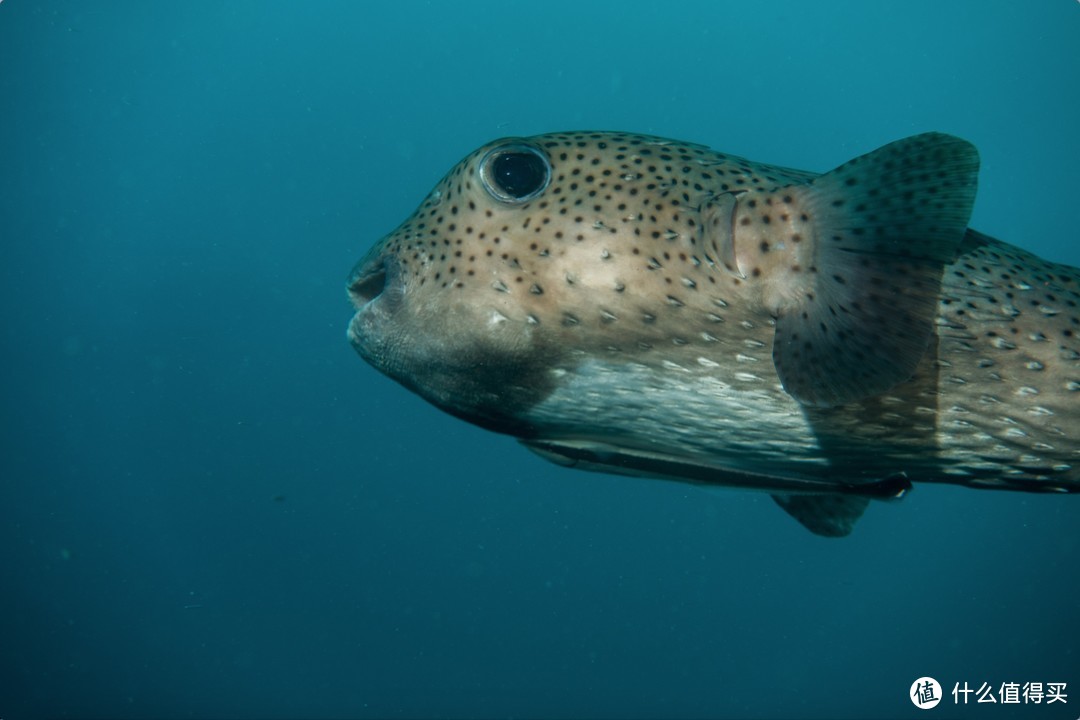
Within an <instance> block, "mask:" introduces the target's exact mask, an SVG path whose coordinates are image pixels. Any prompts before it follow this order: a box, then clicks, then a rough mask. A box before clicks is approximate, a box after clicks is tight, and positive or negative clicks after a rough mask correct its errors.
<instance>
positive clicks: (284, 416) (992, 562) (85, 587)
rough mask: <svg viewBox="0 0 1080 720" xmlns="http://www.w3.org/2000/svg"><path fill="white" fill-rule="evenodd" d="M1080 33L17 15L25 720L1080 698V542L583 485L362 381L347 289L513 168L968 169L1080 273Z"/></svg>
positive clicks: (408, 6) (1, 255)
mask: <svg viewBox="0 0 1080 720" xmlns="http://www.w3.org/2000/svg"><path fill="white" fill-rule="evenodd" d="M1078 88H1080V4H1078V3H1077V2H1075V1H1066V0H1060V1H1057V2H1054V1H1050V0H1047V1H1044V2H1027V1H1020V0H1016V1H1014V2H1008V1H1003V2H981V1H980V2H944V1H938V2H927V1H925V0H914V1H912V2H829V3H818V2H761V3H758V2H741V3H723V2H702V3H689V2H664V3H654V2H648V3H646V2H635V1H633V0H631V1H628V2H604V3H601V2H595V3H594V2H584V1H579V2H561V1H559V2H545V3H538V2H533V3H494V2H492V3H480V2H453V3H450V2H446V3H427V2H398V3H362V2H334V3H331V2H322V1H318V2H284V1H275V2H210V1H202V0H199V1H196V2H164V1H162V2H130V1H129V2H101V3H92V2H83V1H80V2H59V1H52V0H42V1H40V2H31V1H30V0H6V1H4V2H0V300H2V303H3V304H2V308H3V322H2V323H0V342H2V348H0V350H2V356H0V357H2V358H3V381H2V382H3V385H2V387H3V391H2V392H3V395H2V410H0V423H2V425H0V443H2V448H0V475H2V477H0V583H2V585H0V717H3V718H5V719H6V718H21V717H41V716H51V717H72V718H81V717H178V718H179V717H197V718H222V717H243V718H285V717H345V716H351V717H415V716H439V717H510V716H513V717H603V718H609V717H641V718H654V717H734V718H803V717H806V718H812V717H813V718H825V717H836V718H872V717H893V718H905V717H924V715H923V714H922V713H923V711H920V710H918V709H917V708H915V706H914V705H912V703H911V702H909V700H908V699H907V694H908V687H909V685H910V684H911V682H912V681H913V680H915V678H917V677H919V676H921V675H930V676H933V677H935V678H937V679H938V680H939V681H940V682H941V683H942V684H943V685H946V692H947V693H948V690H950V689H951V688H952V686H953V683H954V682H965V681H966V682H968V683H969V684H971V685H972V686H974V687H977V686H978V685H979V684H980V683H982V682H987V683H990V684H991V685H993V686H994V687H995V689H996V688H997V687H998V685H999V684H1000V683H1003V682H1020V683H1022V682H1025V681H1043V682H1049V681H1065V682H1068V683H1069V686H1068V689H1069V691H1071V696H1070V698H1069V703H1068V704H1067V705H1062V704H1060V703H1058V704H1055V705H1053V706H1045V705H1043V706H1038V707H1032V706H1028V707H1024V706H1020V707H1003V706H993V707H988V706H985V705H980V706H975V705H972V706H969V707H968V708H962V707H961V708H956V707H954V706H953V705H952V698H951V696H947V699H946V702H944V703H942V705H940V706H939V707H938V708H937V709H935V710H933V711H929V714H927V715H925V717H937V718H943V717H971V718H981V717H986V718H994V717H997V718H1005V717H1008V718H1015V717H1031V718H1045V719H1046V720H1052V719H1056V718H1068V719H1069V720H1072V718H1075V717H1076V716H1077V715H1078V714H1080V709H1078V707H1080V612H1078V611H1080V592H1078V589H1080V581H1078V578H1080V502H1078V501H1077V498H1075V497H1056V496H1055V497H1049V496H1033V495H1024V494H1015V493H995V492H987V491H982V492H979V491H973V490H968V489H964V488H952V487H919V488H917V489H916V491H915V492H914V493H913V494H911V496H910V497H908V498H906V499H905V500H904V501H903V502H901V503H899V504H893V505H875V506H873V507H872V508H871V509H870V510H869V511H868V512H867V514H866V516H865V517H864V518H863V520H862V521H861V523H860V524H859V526H858V527H857V528H856V530H855V532H854V534H853V535H852V536H850V537H849V538H846V539H843V540H828V539H823V538H819V537H815V536H812V535H810V534H809V533H807V532H806V531H805V530H804V529H803V528H802V527H800V526H799V525H797V524H796V523H795V522H793V521H792V520H791V519H790V518H788V517H787V516H786V515H784V514H783V513H782V512H781V511H780V510H779V509H778V508H777V507H775V505H774V504H773V502H772V501H771V500H770V499H769V498H768V497H767V496H764V495H757V494H753V493H741V492H728V493H725V494H721V495H716V494H708V493H704V492H701V491H699V490H697V489H694V488H692V487H688V486H682V485H678V484H672V483H664V482H658V481H646V480H633V479H626V478H615V477H609V476H604V475H594V474H586V473H580V472H573V471H569V470H564V469H560V468H557V467H555V466H553V465H549V464H546V463H544V462H543V461H541V460H539V459H538V458H535V457H533V456H532V455H531V454H530V453H528V452H527V451H525V450H524V449H522V448H520V447H518V446H517V444H516V443H515V442H513V441H512V440H511V439H509V438H505V437H499V436H496V435H493V434H489V433H486V432H484V431H481V430H479V429H475V428H473V427H471V426H468V425H466V424H465V423H462V422H460V421H457V420H454V419H453V418H451V417H449V416H446V415H443V414H441V413H440V412H438V411H437V410H435V409H434V408H432V407H430V406H428V405H426V404H425V403H424V402H423V401H421V400H420V399H418V398H417V397H415V396H413V395H411V394H410V393H408V392H406V391H405V390H404V389H402V388H400V387H398V386H397V385H395V384H394V383H392V382H391V381H389V380H387V379H385V378H383V377H382V376H380V375H379V374H378V373H376V372H375V371H374V370H372V369H371V368H369V367H368V366H367V365H366V364H364V363H363V362H362V361H361V360H360V359H359V358H358V357H356V355H355V354H354V353H353V351H352V350H351V349H350V348H349V346H348V345H347V343H346V341H345V328H346V323H347V321H348V318H349V316H350V307H349V305H348V303H347V301H346V298H345V292H344V280H345V277H346V274H347V273H348V271H349V269H350V268H351V266H352V264H353V263H354V262H355V261H356V260H358V259H359V258H360V257H361V255H362V254H363V253H364V252H365V251H366V250H367V248H368V247H370V246H371V245H372V244H373V243H374V242H375V241H376V240H378V239H379V237H380V236H382V235H383V234H384V233H386V232H388V231H389V230H391V229H393V228H394V227H395V226H396V225H397V224H398V223H399V222H400V221H401V220H403V219H404V218H405V217H406V216H407V215H408V214H409V213H410V212H411V211H412V210H413V208H414V207H415V206H416V205H417V204H418V203H419V202H420V200H421V199H422V198H423V197H424V196H425V194H426V193H427V192H428V190H429V189H430V188H431V187H432V186H433V185H434V183H435V182H436V181H437V180H438V179H439V178H440V177H441V176H442V174H443V173H444V172H446V171H447V170H448V169H449V168H450V167H451V166H452V165H453V163H455V162H456V161H457V160H458V159H459V158H460V157H462V156H463V155H465V154H466V153H467V152H469V151H471V150H472V149H473V148H474V147H476V146H478V145H480V144H482V143H484V142H486V141H488V140H490V139H492V138H494V137H498V136H504V135H513V134H520V135H526V134H532V133H537V132H545V131H551V130H562V129H625V130H633V131H639V132H647V133H654V134H658V135H663V136H669V137H675V138H680V139H685V140H691V141H696V142H700V143H705V144H709V145H711V146H713V147H715V148H717V149H719V150H722V151H726V152H730V153H735V154H739V155H743V156H745V157H749V158H752V159H755V160H760V161H765V162H774V163H779V164H784V165H789V166H794V167H801V168H806V169H812V170H822V171H823V170H826V169H829V168H831V167H833V166H835V165H838V164H840V163H841V162H843V161H845V160H847V159H849V158H850V157H853V156H855V155H858V154H861V153H863V152H866V151H869V150H871V149H873V148H875V147H878V146H880V145H882V144H885V143H887V142H889V141H891V140H895V139H898V138H901V137H904V136H907V135H911V134H914V133H918V132H922V131H927V130H941V131H946V132H951V133H955V134H958V135H961V136H963V137H965V138H968V139H970V140H971V141H973V142H974V143H975V144H976V145H977V146H978V147H979V149H980V151H981V154H982V172H981V179H980V190H979V196H978V202H977V204H976V208H975V212H974V217H973V219H972V225H973V226H974V227H976V228H978V229H980V230H982V231H984V232H987V233H989V234H991V235H994V236H997V237H1000V238H1002V239H1004V240H1007V241H1009V242H1013V243H1015V244H1018V245H1021V246H1022V247H1025V248H1027V249H1031V250H1034V251H1036V252H1038V253H1040V254H1042V255H1044V256H1046V257H1048V258H1050V259H1053V260H1056V261H1060V262H1068V263H1071V264H1080V244H1078V242H1077V241H1078V223H1077V217H1078V212H1080V199H1078V193H1080V184H1078V181H1077V168H1078V166H1080V132H1078V130H1080V90H1078Z"/></svg>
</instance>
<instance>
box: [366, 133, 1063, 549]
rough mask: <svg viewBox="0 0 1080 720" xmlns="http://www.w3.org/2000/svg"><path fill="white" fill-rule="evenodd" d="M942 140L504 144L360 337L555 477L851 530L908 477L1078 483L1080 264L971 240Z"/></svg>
mask: <svg viewBox="0 0 1080 720" xmlns="http://www.w3.org/2000/svg"><path fill="white" fill-rule="evenodd" d="M978 167H979V159H978V153H977V151H976V149H975V147H974V146H973V145H972V144H970V143H968V142H966V141H964V140H961V139H959V138H956V137H952V136H949V135H945V134H940V133H927V134H923V135H917V136H914V137H910V138H907V139H904V140H900V141H897V142H894V143H892V144H889V145H886V146H884V147H882V148H880V149H878V150H875V151H873V152H871V153H868V154H866V155H863V156H861V157H857V158H855V159H854V160H850V161H849V162H847V163H845V164H843V165H841V166H839V167H837V168H836V169H835V170H833V171H831V172H827V173H825V174H816V173H812V172H805V171H802V170H793V169H789V168H784V167H778V166H773V165H765V164H761V163H756V162H751V161H748V160H745V159H743V158H740V157H736V156H733V155H725V154H722V153H718V152H714V151H712V150H710V149H708V148H706V147H703V146H701V145H696V144H692V143H685V142H679V141H675V140H667V139H662V138H658V137H651V136H646V135H636V134H631V133H619V132H563V133H554V134H549V135H538V136H534V137H515V138H504V139H501V140H496V141H494V142H492V143H489V144H487V145H485V146H483V147H481V148H480V149H478V150H476V151H475V152H473V153H472V154H470V155H468V156H467V157H466V158H465V159H463V160H462V161H461V162H459V163H458V164H457V165H456V166H455V167H454V168H453V169H452V170H451V171H450V172H449V173H448V174H447V175H446V177H445V178H443V180H442V181H440V182H439V183H438V185H436V187H435V188H434V190H432V191H431V193H430V194H429V195H428V196H427V198H426V199H425V200H424V201H423V202H422V203H421V205H420V207H419V208H418V209H417V210H416V212H415V213H414V214H413V215H412V216H411V217H409V218H408V219H407V220H406V221H405V222H404V223H403V224H402V225H401V226H400V227H398V228H397V229H396V230H394V231H393V232H391V233H390V234H389V235H387V236H386V237H384V238H383V239H382V240H381V241H379V242H378V243H377V244H376V245H375V246H374V247H373V248H372V249H371V250H370V252H368V253H367V255H366V256H365V257H364V258H363V259H362V260H361V261H360V262H359V263H358V264H357V265H356V267H355V268H354V270H353V271H352V274H351V276H350V278H349V280H348V292H349V295H350V297H351V300H352V303H353V304H354V306H355V308H356V314H355V315H354V317H353V318H352V321H351V322H350V324H349V329H348V338H349V341H350V342H351V343H352V345H353V347H354V348H355V349H356V351H357V352H358V353H359V354H360V355H361V357H363V358H364V359H365V360H366V361H367V362H369V363H370V364H371V365H373V366H374V367H375V368H376V369H378V370H379V371H381V372H383V373H385V374H386V375H388V376H389V377H391V378H393V379H394V380H396V381H397V382H399V383H400V384H402V385H404V386H405V387H406V388H408V389H409V390H412V391H413V392H415V393H417V394H419V395H420V396H421V397H423V398H425V399H426V400H428V401H429V402H431V403H432V404H434V405H435V406H437V407H439V408H441V409H443V410H445V411H446V412H449V413H451V414H453V415H455V416H457V417H459V418H462V419H464V420H467V421H468V422H471V423H475V424H476V425H479V426H482V427H484V428H487V429H489V430H493V431H496V432H500V433H505V434H508V435H512V436H514V437H516V438H518V439H519V440H520V441H521V442H522V443H523V444H524V445H525V446H526V447H527V448H529V449H530V450H533V451H535V452H537V453H539V454H540V455H541V456H543V457H544V458H547V459H548V460H551V461H553V462H555V463H557V464H560V465H564V466H568V467H576V468H582V469H585V470H593V471H600V472H607V473H616V474H623V475H633V476H643V477H650V478H661V479H667V480H678V481H684V482H689V483H694V484H698V485H703V486H726V487H736V488H745V489H753V490H758V491H764V492H767V493H769V494H771V495H772V497H773V498H774V499H775V500H776V502H777V503H778V504H779V505H780V507H781V508H783V509H784V510H785V511H787V512H788V513H789V514H790V515H792V516H793V517H794V518H796V519H797V520H798V521H799V522H801V523H802V524H803V525H804V526H806V527H807V528H808V529H809V530H811V531H812V532H814V533H817V534H819V535H825V536H842V535H846V534H848V533H849V532H850V531H851V529H852V527H853V526H854V524H855V522H856V521H857V520H858V519H859V517H860V516H861V515H862V514H863V512H864V510H865V509H866V507H867V505H868V504H869V502H870V500H871V499H895V498H898V497H901V496H902V495H904V494H905V493H906V492H907V491H908V490H910V488H911V487H912V483H953V484H959V485H967V486H969V487H973V488H1000V489H1008V490H1025V491H1036V492H1059V493H1075V492H1077V491H1078V490H1080V308H1078V303H1080V270H1077V269H1076V268H1073V267H1068V266H1064V265H1059V264H1054V263H1051V262H1047V261H1045V260H1042V259H1040V258H1038V257H1036V256H1034V255H1032V254H1030V253H1028V252H1025V251H1023V250H1021V249H1019V248H1017V247H1014V246H1012V245H1009V244H1007V243H1004V242H1001V241H998V240H995V239H993V238H991V237H988V236H987V235H984V234H982V233H979V232H976V231H974V230H971V229H969V228H968V227H967V224H968V220H969V217H970V215H971V209H972V205H973V203H974V200H975V191H976V176H977V173H978Z"/></svg>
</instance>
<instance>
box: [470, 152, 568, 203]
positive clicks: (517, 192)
mask: <svg viewBox="0 0 1080 720" xmlns="http://www.w3.org/2000/svg"><path fill="white" fill-rule="evenodd" d="M480 180H481V181H482V182H483V184H484V189H485V190H487V191H488V193H489V194H490V195H491V196H492V197H493V198H495V199H496V200H498V201H499V202H503V203H507V204H509V205H520V204H521V203H524V202H528V201H529V200H532V199H533V198H535V197H536V196H537V195H539V194H540V193H542V192H544V190H546V189H547V186H548V183H549V182H551V162H550V161H549V160H548V159H547V156H546V155H545V154H544V153H542V152H540V151H539V150H537V149H536V148H534V147H531V146H529V145H522V144H518V143H514V144H508V145H500V146H499V147H496V148H492V149H491V150H489V151H488V152H487V154H486V155H484V157H483V159H482V160H481V161H480Z"/></svg>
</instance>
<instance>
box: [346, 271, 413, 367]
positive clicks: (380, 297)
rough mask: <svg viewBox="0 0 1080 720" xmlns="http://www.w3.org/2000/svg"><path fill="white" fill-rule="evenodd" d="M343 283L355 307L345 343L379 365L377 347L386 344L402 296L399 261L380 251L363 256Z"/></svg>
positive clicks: (378, 348)
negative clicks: (347, 340) (369, 255)
mask: <svg viewBox="0 0 1080 720" xmlns="http://www.w3.org/2000/svg"><path fill="white" fill-rule="evenodd" d="M347 287H348V292H349V299H350V300H351V301H352V304H353V306H354V307H355V308H356V313H355V314H354V315H353V317H352V320H351V321H350V322H349V329H348V338H349V343H350V344H351V345H352V346H353V348H354V349H355V350H356V351H357V352H358V353H360V355H361V357H363V358H364V359H365V360H367V361H368V362H370V363H371V364H373V365H375V366H376V367H379V362H378V356H379V355H380V354H381V353H380V352H379V350H380V348H383V346H384V345H386V342H387V340H388V338H387V335H388V333H389V331H390V329H391V328H392V323H393V318H394V316H395V314H396V313H397V312H398V311H399V310H400V309H401V306H402V302H403V299H404V294H405V293H404V291H405V288H404V283H403V279H402V272H401V263H400V262H399V261H398V260H397V259H396V258H394V257H393V256H390V255H384V254H377V255H374V256H373V257H369V258H365V259H363V260H361V261H360V262H359V263H358V264H357V265H356V267H355V268H354V269H353V272H352V274H351V275H350V277H349V282H348V285H347Z"/></svg>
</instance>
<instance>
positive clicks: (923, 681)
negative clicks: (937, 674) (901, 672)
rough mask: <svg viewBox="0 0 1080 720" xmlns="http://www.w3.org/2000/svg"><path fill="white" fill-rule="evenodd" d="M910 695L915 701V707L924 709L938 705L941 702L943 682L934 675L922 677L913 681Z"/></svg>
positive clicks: (912, 700)
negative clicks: (939, 681)
mask: <svg viewBox="0 0 1080 720" xmlns="http://www.w3.org/2000/svg"><path fill="white" fill-rule="evenodd" d="M908 697H909V698H911V702H913V703H915V707H917V708H920V709H922V710H929V709H930V708H932V707H937V704H938V703H939V702H941V684H940V683H938V681H937V680H935V679H934V678H932V677H921V678H919V679H918V680H916V681H915V682H913V683H911V690H910V691H909V694H908Z"/></svg>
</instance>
